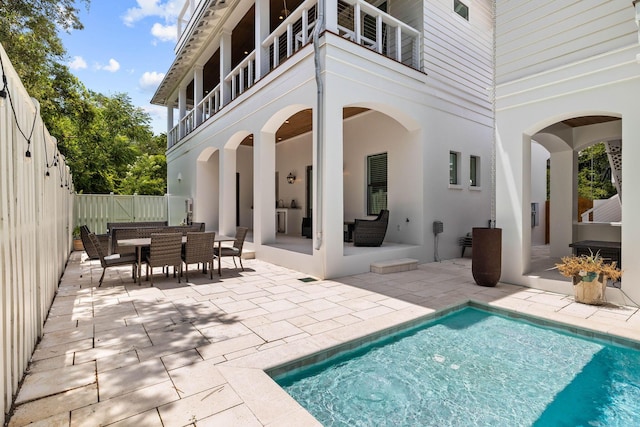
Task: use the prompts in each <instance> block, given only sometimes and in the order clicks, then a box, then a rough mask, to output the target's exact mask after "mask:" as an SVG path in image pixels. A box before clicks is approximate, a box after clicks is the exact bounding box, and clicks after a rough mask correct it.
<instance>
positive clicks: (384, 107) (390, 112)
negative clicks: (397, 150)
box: [344, 102, 421, 132]
mask: <svg viewBox="0 0 640 427" xmlns="http://www.w3.org/2000/svg"><path fill="white" fill-rule="evenodd" d="M349 107H361V108H368V109H370V110H375V111H379V112H380V113H383V114H385V115H387V116H389V117H391V118H393V119H394V120H395V121H397V122H398V123H400V125H402V127H404V128H405V129H406V130H407V131H408V132H413V131H416V130H419V129H420V128H421V126H420V123H419V122H418V121H417V120H415V119H414V118H413V117H411V116H410V115H409V114H407V113H406V112H405V111H402V110H399V109H397V108H395V107H392V106H391V105H389V104H384V103H380V102H356V103H352V104H349V105H345V106H344V108H349Z"/></svg>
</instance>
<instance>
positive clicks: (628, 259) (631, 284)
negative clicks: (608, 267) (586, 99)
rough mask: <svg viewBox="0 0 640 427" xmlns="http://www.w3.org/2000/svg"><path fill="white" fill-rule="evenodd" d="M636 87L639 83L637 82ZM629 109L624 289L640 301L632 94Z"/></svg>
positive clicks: (639, 197) (638, 149)
mask: <svg viewBox="0 0 640 427" xmlns="http://www.w3.org/2000/svg"><path fill="white" fill-rule="evenodd" d="M636 87H637V86H636ZM628 102H629V104H628V111H624V112H623V114H622V182H623V183H625V184H624V185H623V186H622V192H623V194H622V201H623V202H622V268H623V270H624V275H623V276H622V289H623V290H624V292H625V293H626V294H627V295H629V296H630V297H631V298H633V299H634V300H635V301H636V302H640V263H638V253H640V224H638V222H637V221H636V220H635V219H636V217H637V216H638V210H639V209H640V192H639V191H638V190H637V189H636V188H634V187H633V185H630V184H631V183H636V182H640V168H639V167H638V166H637V165H636V162H637V159H638V158H640V157H639V156H640V145H639V144H637V143H636V142H637V141H638V140H640V121H638V120H637V112H636V110H635V101H634V100H632V99H631V98H629V100H628Z"/></svg>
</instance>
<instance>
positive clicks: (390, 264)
mask: <svg viewBox="0 0 640 427" xmlns="http://www.w3.org/2000/svg"><path fill="white" fill-rule="evenodd" d="M417 268H418V260H417V259H413V258H400V259H391V260H387V261H378V262H374V263H373V264H371V272H372V273H377V274H388V273H398V272H400V271H409V270H415V269H417Z"/></svg>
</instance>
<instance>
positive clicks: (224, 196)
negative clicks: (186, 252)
mask: <svg viewBox="0 0 640 427" xmlns="http://www.w3.org/2000/svg"><path fill="white" fill-rule="evenodd" d="M236 152H237V151H236V149H235V148H234V149H229V148H224V149H222V150H220V206H224V209H221V210H220V228H219V230H220V233H222V234H224V235H227V236H233V235H235V229H236V165H237V161H236Z"/></svg>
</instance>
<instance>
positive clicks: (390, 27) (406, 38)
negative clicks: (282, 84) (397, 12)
mask: <svg viewBox="0 0 640 427" xmlns="http://www.w3.org/2000/svg"><path fill="white" fill-rule="evenodd" d="M203 3H206V2H200V3H198V4H197V5H196V3H195V0H188V1H187V2H185V5H184V6H183V9H182V12H181V14H180V21H179V22H180V23H179V31H180V32H179V34H181V36H180V37H181V40H182V39H183V38H184V37H185V35H186V34H187V33H189V29H190V28H193V27H194V25H197V24H198V16H199V14H202V13H204V6H203ZM218 3H220V2H218ZM317 9H318V0H306V1H303V2H302V3H301V4H300V5H299V6H298V7H296V8H295V9H294V10H293V11H291V12H289V11H288V10H287V11H286V13H285V14H283V15H282V16H281V18H282V22H280V24H279V25H277V27H276V28H275V30H273V31H272V32H271V33H270V34H269V35H268V36H267V37H265V38H264V40H263V41H262V43H260V46H259V50H256V49H255V48H254V49H253V50H252V51H250V52H249V51H248V49H246V51H245V52H244V57H243V58H242V59H239V60H238V61H237V64H234V66H233V68H232V69H231V71H230V72H228V73H227V74H226V75H223V76H218V77H217V79H218V80H220V83H219V84H218V85H217V86H215V88H214V89H213V90H211V91H209V92H208V93H206V94H204V97H203V98H202V100H198V97H197V96H196V95H195V91H196V89H195V88H194V87H190V88H191V89H190V90H191V91H193V93H194V96H193V100H192V103H191V104H190V105H191V106H192V109H191V110H188V111H187V110H186V109H183V110H182V111H183V113H181V117H179V119H178V120H177V124H176V125H175V126H174V127H173V128H172V129H171V130H169V132H168V135H167V139H168V141H167V146H168V148H171V147H172V146H174V145H175V144H177V143H178V142H179V141H180V140H181V139H182V138H184V137H185V136H187V135H189V134H190V133H191V132H193V131H194V130H195V129H197V128H198V126H200V125H202V124H203V123H205V122H206V121H207V120H208V119H209V118H211V117H213V116H214V115H215V114H216V113H217V112H218V111H219V110H220V109H221V108H222V107H224V106H225V105H227V104H229V103H231V102H233V101H234V100H235V99H236V98H238V97H239V96H241V95H242V94H243V93H244V92H246V91H247V90H248V89H249V88H251V87H252V86H253V85H255V84H256V83H257V82H258V81H259V80H260V78H261V77H262V76H264V75H266V74H267V73H268V72H269V71H271V70H274V69H276V68H277V67H279V66H280V65H281V64H282V63H283V62H284V61H286V60H287V59H289V58H290V57H292V56H293V55H295V54H296V53H297V52H298V51H300V50H301V49H302V48H303V47H305V46H306V45H308V44H309V43H311V41H312V39H313V32H314V30H315V28H316V23H317V19H318V10H317ZM333 13H334V17H333V18H334V19H333V22H336V26H335V27H334V28H329V29H328V30H329V31H332V32H335V33H336V34H338V35H340V36H341V37H343V38H344V39H345V40H349V41H351V42H353V43H354V44H357V45H359V46H361V47H364V48H366V49H368V50H371V51H373V52H376V53H378V54H380V55H383V56H385V57H387V58H390V59H392V60H394V61H397V62H400V63H402V64H404V65H407V66H409V67H412V68H415V69H419V67H420V42H421V39H420V32H419V31H418V30H416V29H415V28H412V27H411V26H409V25H407V24H406V23H404V22H402V21H400V20H398V19H396V18H394V17H393V16H391V15H389V14H388V13H386V12H384V11H382V10H380V9H378V8H376V7H375V6H373V5H371V4H369V3H367V2H366V1H364V0H338V2H337V8H336V9H335V10H334V11H333ZM247 16H248V14H247V15H245V18H243V21H244V24H245V25H253V24H252V21H253V20H255V18H253V17H251V16H249V18H247ZM187 18H189V19H187ZM240 26H241V24H239V25H238V27H237V28H239V27H240ZM251 29H253V28H251ZM245 33H246V31H245ZM245 38H246V39H248V37H247V36H246V35H245ZM178 44H179V45H180V42H179V43H178ZM249 44H250V42H248V41H247V40H245V48H246V45H249ZM250 45H251V47H253V44H250ZM232 49H234V47H232ZM354 49H357V48H354ZM243 50H244V48H243ZM260 55H263V56H268V60H264V61H262V60H261V58H259V56H260ZM217 60H218V61H219V60H220V59H219V57H218V58H217ZM261 63H262V64H264V65H263V67H264V68H266V69H260V66H261V65H260V64H261ZM213 68H217V69H220V66H219V64H217V67H215V66H214V67H213Z"/></svg>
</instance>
